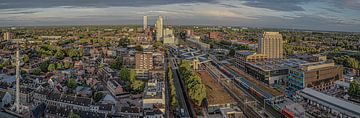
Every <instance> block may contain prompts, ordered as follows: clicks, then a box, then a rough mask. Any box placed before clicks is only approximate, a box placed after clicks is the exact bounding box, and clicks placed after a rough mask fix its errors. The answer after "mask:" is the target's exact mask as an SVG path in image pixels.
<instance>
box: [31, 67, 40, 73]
mask: <svg viewBox="0 0 360 118" xmlns="http://www.w3.org/2000/svg"><path fill="white" fill-rule="evenodd" d="M31 73H32V74H33V75H40V74H41V69H39V68H35V69H33V70H32V71H31Z"/></svg>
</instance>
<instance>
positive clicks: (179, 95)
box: [170, 58, 190, 117]
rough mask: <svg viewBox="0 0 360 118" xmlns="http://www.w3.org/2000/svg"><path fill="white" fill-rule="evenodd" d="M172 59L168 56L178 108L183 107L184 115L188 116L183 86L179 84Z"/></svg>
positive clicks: (176, 69) (176, 70)
mask: <svg viewBox="0 0 360 118" xmlns="http://www.w3.org/2000/svg"><path fill="white" fill-rule="evenodd" d="M172 60H173V58H170V64H171V68H172V72H173V80H174V86H175V89H176V97H177V99H178V103H179V108H181V109H184V111H185V117H190V114H189V110H188V106H187V104H186V101H185V99H186V98H185V96H184V92H183V88H182V86H181V84H180V80H179V75H178V73H179V70H178V68H177V67H176V65H175V64H174V62H173V61H172Z"/></svg>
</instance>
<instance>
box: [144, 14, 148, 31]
mask: <svg viewBox="0 0 360 118" xmlns="http://www.w3.org/2000/svg"><path fill="white" fill-rule="evenodd" d="M143 20H144V21H143V25H144V26H143V27H144V30H146V29H147V27H148V17H147V16H144V17H143Z"/></svg>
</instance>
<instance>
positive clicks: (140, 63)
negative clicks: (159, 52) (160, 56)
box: [135, 52, 154, 70]
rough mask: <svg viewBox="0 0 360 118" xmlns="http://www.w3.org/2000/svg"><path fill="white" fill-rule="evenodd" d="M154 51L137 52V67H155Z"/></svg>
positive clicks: (149, 68) (142, 68)
mask: <svg viewBox="0 0 360 118" xmlns="http://www.w3.org/2000/svg"><path fill="white" fill-rule="evenodd" d="M153 66H154V64H153V54H152V52H141V53H136V54H135V69H140V70H151V69H153Z"/></svg>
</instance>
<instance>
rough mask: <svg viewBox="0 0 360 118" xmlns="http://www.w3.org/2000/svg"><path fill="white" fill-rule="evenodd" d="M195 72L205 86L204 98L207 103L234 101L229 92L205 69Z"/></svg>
mask: <svg viewBox="0 0 360 118" xmlns="http://www.w3.org/2000/svg"><path fill="white" fill-rule="evenodd" d="M197 73H198V75H199V76H200V78H201V81H202V82H203V83H204V85H205V87H206V98H207V100H208V103H209V105H219V104H231V103H236V101H235V100H234V99H233V98H232V97H231V96H230V94H229V93H227V92H226V91H225V90H224V89H223V88H222V86H220V85H219V83H217V82H216V81H214V80H213V79H212V78H211V76H210V74H209V73H208V72H207V71H198V72H197Z"/></svg>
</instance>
